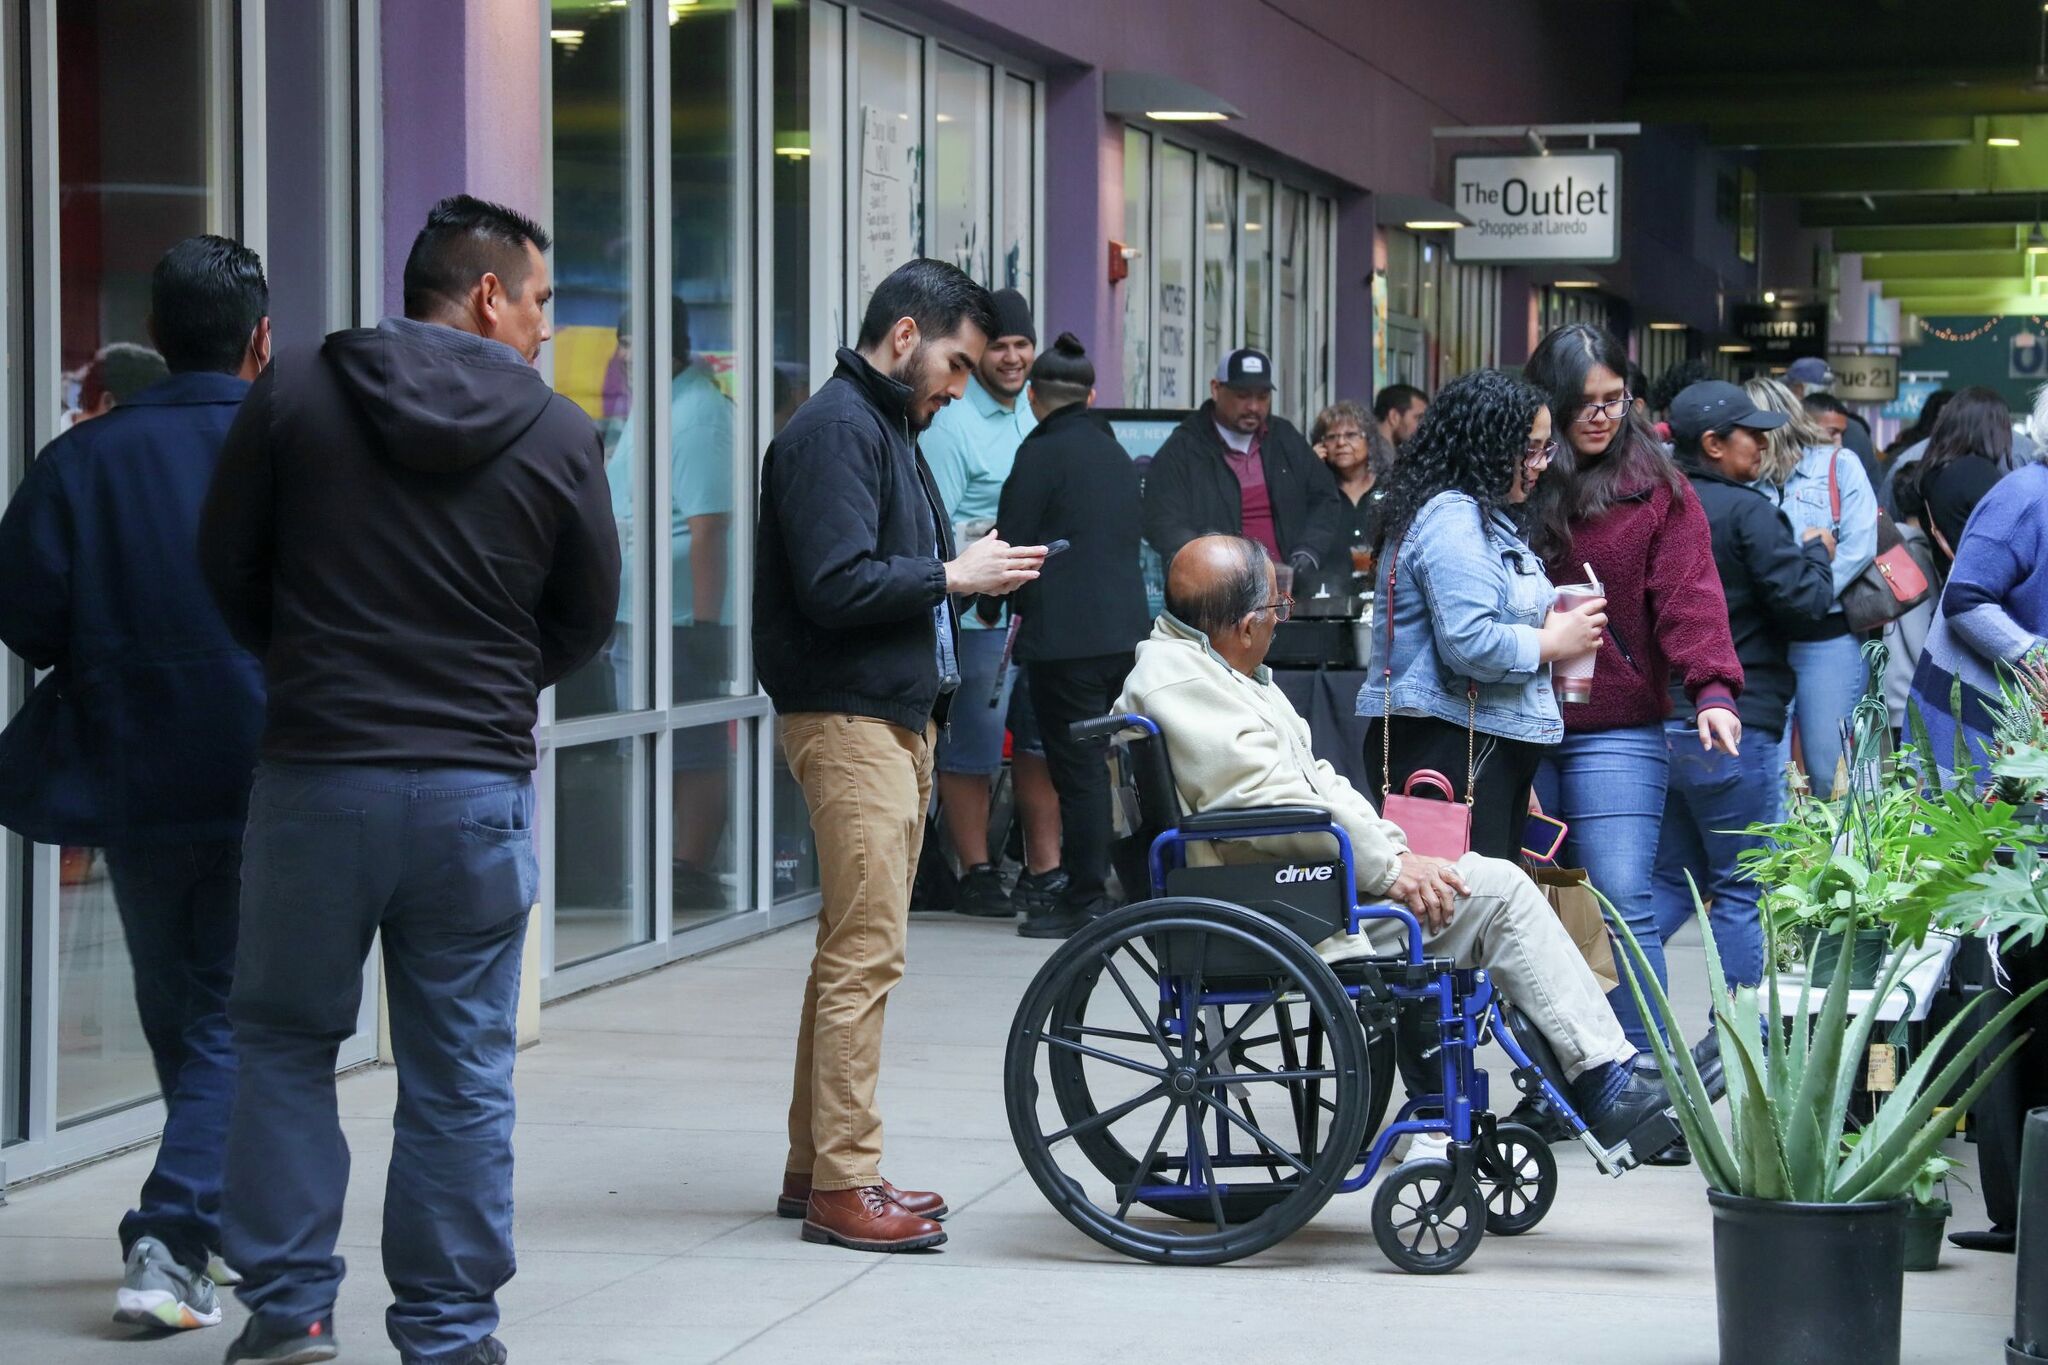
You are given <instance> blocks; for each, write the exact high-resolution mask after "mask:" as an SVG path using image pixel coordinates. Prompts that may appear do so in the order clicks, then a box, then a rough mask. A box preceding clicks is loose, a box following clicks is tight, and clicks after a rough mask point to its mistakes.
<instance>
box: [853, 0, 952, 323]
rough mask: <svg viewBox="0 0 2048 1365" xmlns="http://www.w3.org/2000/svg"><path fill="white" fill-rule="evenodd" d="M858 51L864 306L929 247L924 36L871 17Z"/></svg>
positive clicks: (858, 254) (858, 293) (858, 245)
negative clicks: (925, 212)
mask: <svg viewBox="0 0 2048 1365" xmlns="http://www.w3.org/2000/svg"><path fill="white" fill-rule="evenodd" d="M858 55H859V62H858V81H859V85H858V91H857V94H856V99H857V100H858V107H859V109H860V126H859V128H858V129H857V130H856V132H857V134H858V137H859V144H858V145H859V151H860V162H859V165H860V178H859V181H858V184H857V187H856V189H855V191H854V193H855V195H856V207H855V213H856V215H857V220H858V223H859V227H858V233H857V240H856V242H855V246H854V250H855V258H856V261H857V269H856V270H855V278H854V308H855V309H856V310H858V309H861V308H864V307H866V306H867V301H868V297H869V296H870V295H871V294H873V293H874V292H875V286H876V285H878V284H880V283H881V282H882V281H883V280H885V279H887V278H888V276H889V272H890V271H892V270H894V269H895V268H896V267H897V266H899V265H902V264H903V263H904V262H905V261H907V260H909V259H910V258H911V257H913V256H920V255H923V254H924V217H923V204H924V142H923V135H924V134H923V129H924V44H923V43H922V42H921V41H919V40H918V39H917V38H916V37H914V36H912V35H911V34H908V33H905V32H904V31H903V30H901V29H899V28H893V27H891V26H890V25H888V24H885V23H883V22H881V21H880V20H878V19H869V18H863V19H862V20H861V21H860V44H859V54H858ZM945 245H946V246H947V247H950V246H951V245H952V243H946V244H945ZM852 324H853V325H851V326H849V327H848V328H847V329H846V335H847V336H849V337H851V336H853V335H855V334H856V333H858V331H859V330H860V327H859V314H858V312H856V313H855V316H854V318H853V319H852Z"/></svg>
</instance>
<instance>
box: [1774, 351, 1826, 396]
mask: <svg viewBox="0 0 2048 1365" xmlns="http://www.w3.org/2000/svg"><path fill="white" fill-rule="evenodd" d="M1834 382H1835V376H1834V372H1833V371H1831V370H1829V369H1828V363H1827V361H1825V360H1822V359H1821V358H1820V357H1819V356H1817V355H1808V356H1801V357H1800V358H1799V359H1797V360H1795V361H1793V362H1792V364H1791V365H1790V366H1788V367H1787V368H1786V370H1785V387H1786V388H1788V389H1790V390H1792V396H1793V397H1794V398H1804V397H1806V395H1808V394H1809V393H1821V392H1824V391H1825V390H1826V389H1827V387H1828V386H1829V385H1830V384H1833V383H1834Z"/></svg>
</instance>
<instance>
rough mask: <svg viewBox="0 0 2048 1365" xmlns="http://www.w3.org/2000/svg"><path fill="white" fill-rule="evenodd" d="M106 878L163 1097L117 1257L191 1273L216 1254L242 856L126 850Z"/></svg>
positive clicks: (232, 849)
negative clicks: (143, 1247)
mask: <svg viewBox="0 0 2048 1365" xmlns="http://www.w3.org/2000/svg"><path fill="white" fill-rule="evenodd" d="M106 853H107V870H108V872H110V873H111V874H112V876H113V879H114V900H115V904H116V905H118V906H119V908H120V912H121V928H122V930H123V932H124V933H125V934H126V936H127V939H128V958H129V961H130V962H131V963H133V965H134V968H135V1012H136V1014H137V1015H138V1016H139V1017H140V1019H141V1021H142V1036H143V1037H144V1038H146V1039H147V1040H148V1041H149V1053H150V1059H151V1060H152V1061H154V1062H155V1063H156V1079H157V1085H158V1087H159V1088H160V1089H162V1091H163V1096H164V1135H163V1140H162V1141H161V1142H160V1143H159V1144H158V1145H157V1149H156V1163H155V1164H154V1165H153V1166H151V1167H150V1171H149V1178H148V1179H147V1180H145V1181H143V1182H142V1199H141V1202H140V1204H139V1206H138V1207H136V1208H134V1209H131V1210H130V1211H129V1213H128V1214H127V1216H126V1217H124V1218H123V1219H122V1220H121V1254H122V1255H123V1256H125V1255H127V1254H128V1248H130V1247H132V1246H134V1245H135V1240H136V1239H137V1238H138V1237H154V1238H156V1239H157V1240H158V1241H160V1242H162V1243H163V1244H164V1246H165V1248H166V1249H167V1250H169V1252H170V1253H171V1255H173V1256H175V1257H176V1258H177V1259H178V1261H179V1262H180V1263H181V1264H183V1265H185V1266H187V1267H189V1268H191V1269H193V1270H203V1269H205V1268H206V1260H207V1257H208V1256H209V1255H211V1254H212V1253H213V1252H214V1251H216V1250H218V1249H219V1247H220V1186H221V1164H222V1158H223V1155H224V1153H225V1152H226V1149H227V1133H228V1113H229V1110H230V1109H232V1108H233V1106H234V1103H235V1049H234V1038H233V1034H232V1031H231V1030H230V1029H229V1027H228V986H229V984H230V982H231V981H232V980H233V978H234V965H235V920H236V916H237V912H238V909H239V907H240V904H241V897H242V846H241V844H240V843H238V842H236V841H234V840H215V841H211V842H207V843H196V844H126V845H122V846H119V847H114V848H109V849H108V850H107V851H106Z"/></svg>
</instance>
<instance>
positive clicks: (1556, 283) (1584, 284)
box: [1550, 280, 1600, 289]
mask: <svg viewBox="0 0 2048 1365" xmlns="http://www.w3.org/2000/svg"><path fill="white" fill-rule="evenodd" d="M1550 287H1551V288H1552V289H1598V288H1599V287H1600V281H1598V280H1552V281H1551V282H1550Z"/></svg>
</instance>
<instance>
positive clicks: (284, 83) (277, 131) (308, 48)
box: [263, 0, 361, 346]
mask: <svg viewBox="0 0 2048 1365" xmlns="http://www.w3.org/2000/svg"><path fill="white" fill-rule="evenodd" d="M351 10H352V6H351V5H350V4H349V3H348V0H311V2H310V3H306V2H305V0H265V5H264V11H265V26H264V44H263V64H264V77H265V87H264V90H265V94H264V99H265V101H266V104H267V106H268V115H269V117H268V119H267V121H266V123H265V134H264V137H265V146H264V202H265V226H266V232H265V235H264V240H265V246H264V257H265V260H264V263H263V264H264V267H265V273H266V274H267V275H268V277H269V283H270V327H271V334H272V337H273V339H274V342H275V344H276V345H278V346H305V345H309V344H313V343H317V342H318V341H319V339H320V338H321V337H323V336H325V335H326V334H327V333H329V332H332V331H337V330H339V329H340V328H343V327H347V326H349V325H351V324H352V323H354V321H355V318H356V296H357V293H358V291H359V289H360V287H361V281H360V280H359V279H358V278H357V274H356V257H357V247H356V233H357V229H358V224H359V221H360V217H359V215H358V213H357V211H356V184H355V178H356V170H357V167H356V160H355V130H354V129H353V128H352V127H350V126H349V116H348V110H349V108H350V99H349V97H350V96H352V94H353V91H352V89H351V87H350V84H349V83H350V82H351V81H352V79H353V76H354V69H353V63H354V55H353V47H354V43H353V38H354V34H353V33H352V32H351V28H350V23H349V21H350V19H351V17H352V16H351Z"/></svg>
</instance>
